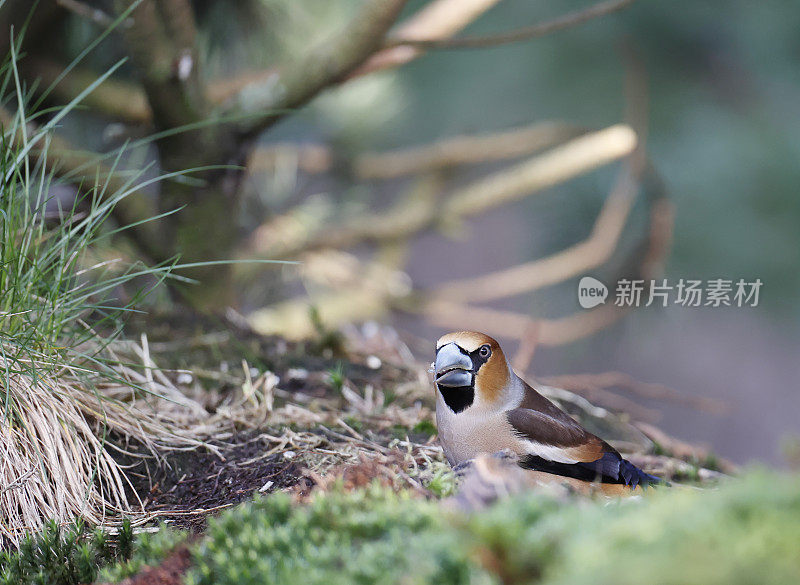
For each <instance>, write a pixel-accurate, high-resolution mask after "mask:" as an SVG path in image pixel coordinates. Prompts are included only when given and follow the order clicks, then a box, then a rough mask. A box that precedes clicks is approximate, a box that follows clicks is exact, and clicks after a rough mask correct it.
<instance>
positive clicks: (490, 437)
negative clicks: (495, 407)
mask: <svg viewBox="0 0 800 585" xmlns="http://www.w3.org/2000/svg"><path fill="white" fill-rule="evenodd" d="M439 402H442V401H441V399H440V400H439V401H437V405H436V427H437V429H438V431H439V442H440V443H441V445H442V449H443V450H444V454H445V456H446V457H447V460H448V461H449V462H450V465H458V464H460V463H464V462H465V461H469V460H470V459H474V458H475V456H477V455H478V454H479V453H496V452H497V451H502V450H503V449H511V450H512V451H514V452H515V453H520V454H522V453H524V448H523V446H522V445H521V441H520V440H519V439H518V438H517V437H516V436H515V434H514V432H513V429H512V428H511V425H510V424H509V422H508V420H507V419H506V417H505V413H503V412H499V413H490V414H487V413H484V412H471V410H472V407H470V408H468V409H466V410H464V411H462V412H459V413H458V414H456V413H454V412H453V411H452V410H450V409H449V408H447V406H446V405H445V404H443V403H442V404H439Z"/></svg>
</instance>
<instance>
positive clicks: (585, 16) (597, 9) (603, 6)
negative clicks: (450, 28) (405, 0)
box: [390, 0, 635, 49]
mask: <svg viewBox="0 0 800 585" xmlns="http://www.w3.org/2000/svg"><path fill="white" fill-rule="evenodd" d="M634 1H635V0H607V1H606V2H600V3H598V4H595V5H594V6H591V7H589V8H586V9H584V10H577V11H575V12H570V13H569V14H565V15H564V16H560V17H558V18H554V19H553V20H549V21H547V22H543V23H540V24H534V25H531V26H526V27H523V28H519V29H517V30H513V31H510V32H506V33H501V34H497V35H486V36H478V37H466V38H461V39H437V38H431V39H419V38H402V37H400V38H395V39H392V40H391V41H390V46H411V47H416V48H421V49H483V48H486V47H496V46H498V45H507V44H509V43H516V42H520V41H525V40H529V39H532V38H536V37H541V36H545V35H548V34H551V33H554V32H556V31H559V30H563V29H566V28H571V27H574V26H578V25H580V24H583V23H584V22H587V21H589V20H593V19H595V18H599V17H601V16H605V15H607V14H611V13H613V12H616V11H618V10H622V9H623V8H626V7H627V6H628V5H629V4H632V3H633V2H634Z"/></svg>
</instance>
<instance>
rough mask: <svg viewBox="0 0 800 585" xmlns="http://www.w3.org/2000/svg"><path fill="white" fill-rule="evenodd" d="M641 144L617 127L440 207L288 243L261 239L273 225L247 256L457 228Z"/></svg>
mask: <svg viewBox="0 0 800 585" xmlns="http://www.w3.org/2000/svg"><path fill="white" fill-rule="evenodd" d="M635 145H636V135H635V134H634V132H633V131H632V130H631V129H630V128H629V127H628V126H625V125H617V126H612V127H610V128H606V129H605V130H600V131H598V132H593V133H590V134H587V135H584V136H580V137H578V138H575V139H573V140H570V141H569V142H566V143H564V144H563V145H561V146H559V147H556V148H554V149H552V150H550V151H548V152H545V153H544V154H541V155H539V156H535V157H533V158H531V159H529V160H527V161H524V162H522V163H520V164H518V165H515V166H513V167H511V168H508V169H503V170H502V171H499V172H497V173H494V174H492V175H489V176H488V177H485V178H483V179H481V180H478V181H476V182H475V183H473V184H470V185H468V186H466V187H463V188H461V189H457V190H456V191H455V192H454V193H452V194H451V195H450V196H449V197H448V198H447V199H445V200H444V201H442V202H441V204H439V205H436V204H434V198H433V197H429V199H428V200H427V201H426V200H424V199H422V198H421V199H420V200H419V201H418V203H417V204H415V206H414V208H413V209H412V210H409V209H408V207H407V206H405V205H399V206H397V207H395V208H394V209H393V210H390V211H389V212H384V213H381V214H379V215H377V214H374V215H373V214H370V215H366V216H361V217H358V218H355V219H354V220H353V221H352V222H348V225H346V226H344V227H342V228H338V229H329V230H326V231H325V232H323V233H314V234H307V233H306V234H302V233H297V234H295V237H294V239H292V240H290V241H283V242H274V241H273V240H272V238H269V237H265V238H262V237H260V236H259V234H269V233H271V231H272V230H271V226H270V224H267V225H265V226H263V227H262V228H259V229H258V230H257V231H256V232H255V234H254V238H252V239H251V242H250V245H249V246H248V252H247V253H248V254H251V255H253V254H255V255H264V256H265V257H269V258H278V257H284V258H285V257H288V256H292V255H296V254H298V253H300V252H302V251H305V250H313V249H319V248H324V247H342V246H351V245H354V244H356V243H359V242H365V241H370V242H374V241H384V240H396V239H402V238H406V237H409V236H411V235H413V234H415V233H418V232H420V231H422V230H424V229H427V228H429V227H431V226H434V225H437V224H440V225H444V224H448V223H450V224H452V223H454V222H458V221H461V220H463V219H465V218H467V217H471V216H474V215H478V214H480V213H483V212H484V211H487V210H488V209H491V208H494V207H497V206H499V205H503V204H505V203H509V202H511V201H515V200H518V199H521V198H523V197H527V196H529V195H531V194H533V193H536V192H538V191H541V190H543V189H546V188H548V187H551V186H553V185H555V184H557V183H559V182H561V181H565V180H567V179H570V178H573V177H575V176H578V175H580V174H583V173H586V172H588V171H591V170H593V169H595V168H597V167H600V166H602V165H604V164H607V163H609V162H611V161H614V160H616V159H619V158H621V157H623V156H625V155H627V154H629V153H630V152H631V151H632V150H633V148H634V147H635ZM267 242H269V244H267Z"/></svg>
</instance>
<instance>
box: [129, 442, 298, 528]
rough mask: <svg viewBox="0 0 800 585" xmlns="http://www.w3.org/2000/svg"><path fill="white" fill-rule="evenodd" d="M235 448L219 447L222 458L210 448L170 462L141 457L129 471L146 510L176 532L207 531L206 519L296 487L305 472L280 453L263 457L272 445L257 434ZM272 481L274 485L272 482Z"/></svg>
mask: <svg viewBox="0 0 800 585" xmlns="http://www.w3.org/2000/svg"><path fill="white" fill-rule="evenodd" d="M232 442H233V443H234V444H233V445H225V446H222V445H219V446H218V448H219V449H220V451H221V456H220V455H217V454H216V453H212V452H211V451H209V450H206V449H193V450H190V451H172V452H169V453H165V454H164V456H165V458H166V464H163V463H162V464H161V465H157V464H156V462H155V461H154V460H153V459H152V458H149V459H147V460H144V461H143V460H141V459H139V460H138V461H139V463H138V464H136V465H134V466H133V467H132V468H131V469H130V470H129V472H128V477H129V479H130V480H131V482H132V484H133V489H134V490H135V492H136V494H138V497H139V498H140V499H141V500H142V501H143V502H144V503H145V508H146V510H147V511H148V512H151V513H157V514H159V516H160V518H161V519H162V520H165V521H167V522H168V523H170V524H171V525H173V526H175V527H178V528H187V529H190V530H192V531H194V532H199V531H202V530H203V529H204V528H205V522H206V517H207V516H208V515H209V514H214V513H215V512H218V511H221V510H222V509H224V508H227V507H229V506H232V505H235V504H238V503H239V502H242V501H244V500H247V499H249V498H251V497H252V496H253V494H254V493H256V492H261V493H265V494H266V493H270V492H272V491H275V490H278V489H282V488H287V487H291V486H294V485H295V484H297V482H298V481H300V480H301V479H303V470H302V468H301V466H299V465H297V464H296V463H294V462H293V461H291V460H287V459H286V458H285V457H284V456H283V455H282V454H280V453H279V454H276V455H271V456H268V457H265V456H264V455H263V454H264V453H265V452H266V451H267V450H268V449H269V442H268V441H267V440H265V439H263V438H259V433H258V432H257V431H250V432H248V433H242V434H240V435H239V436H237V437H236V439H235V440H234V441H232ZM269 482H271V483H269Z"/></svg>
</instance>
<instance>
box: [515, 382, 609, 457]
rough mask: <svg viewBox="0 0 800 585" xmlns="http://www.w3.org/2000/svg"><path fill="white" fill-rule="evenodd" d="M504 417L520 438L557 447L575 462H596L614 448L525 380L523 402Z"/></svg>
mask: <svg viewBox="0 0 800 585" xmlns="http://www.w3.org/2000/svg"><path fill="white" fill-rule="evenodd" d="M523 383H524V382H523ZM507 418H508V422H509V423H511V426H512V427H514V430H515V431H516V432H517V434H519V435H520V436H521V437H523V438H525V439H528V440H529V441H533V442H535V443H538V444H541V445H549V446H552V447H556V448H560V449H561V450H563V452H564V456H565V457H567V458H568V459H572V460H574V461H583V462H589V461H596V460H597V459H599V458H600V457H602V456H603V453H605V452H606V451H614V449H613V448H612V447H611V446H610V445H609V444H608V443H606V442H605V441H602V440H600V439H599V438H598V437H596V436H595V435H593V434H592V433H590V432H589V431H587V430H586V429H584V428H583V427H582V426H581V425H580V424H578V422H577V421H576V420H575V419H573V418H572V417H571V416H569V415H568V414H567V413H565V412H564V411H563V410H561V409H560V408H558V407H557V406H556V405H555V404H553V403H552V402H550V401H549V400H548V399H547V398H545V397H544V396H542V395H541V394H539V393H538V392H537V391H536V390H534V389H533V388H532V387H531V386H529V385H528V384H527V383H525V395H524V397H523V400H522V403H521V404H520V405H519V408H515V409H514V410H511V411H509V412H508V415H507Z"/></svg>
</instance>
